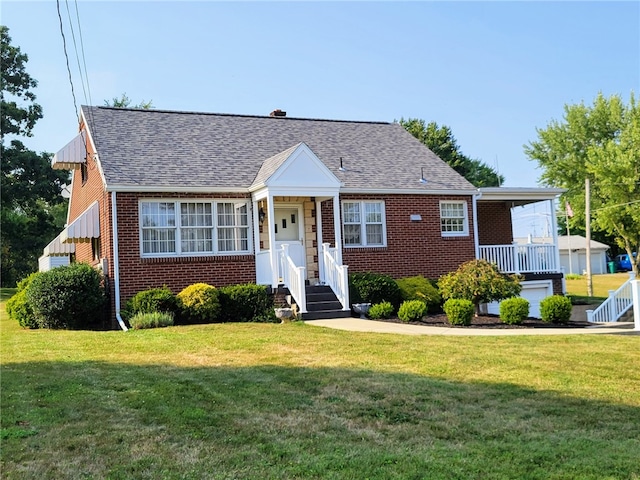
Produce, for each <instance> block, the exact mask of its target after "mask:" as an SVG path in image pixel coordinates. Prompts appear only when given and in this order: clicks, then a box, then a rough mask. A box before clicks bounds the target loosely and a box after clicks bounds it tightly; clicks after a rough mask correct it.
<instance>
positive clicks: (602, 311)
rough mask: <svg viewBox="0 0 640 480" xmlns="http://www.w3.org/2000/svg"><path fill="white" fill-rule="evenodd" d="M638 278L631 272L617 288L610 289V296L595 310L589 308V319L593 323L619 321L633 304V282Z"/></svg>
mask: <svg viewBox="0 0 640 480" xmlns="http://www.w3.org/2000/svg"><path fill="white" fill-rule="evenodd" d="M635 278H636V274H635V273H634V272H629V279H628V280H627V281H626V282H624V283H623V284H622V285H621V286H620V287H619V288H618V289H617V290H609V297H608V298H607V299H606V300H605V301H604V302H602V303H601V304H600V306H598V308H596V309H595V310H587V321H588V322H591V323H608V322H617V321H618V320H619V319H620V317H622V316H623V315H624V314H625V313H627V311H628V310H629V309H630V308H631V307H632V306H633V290H632V285H631V282H632V281H633V280H634V279H635Z"/></svg>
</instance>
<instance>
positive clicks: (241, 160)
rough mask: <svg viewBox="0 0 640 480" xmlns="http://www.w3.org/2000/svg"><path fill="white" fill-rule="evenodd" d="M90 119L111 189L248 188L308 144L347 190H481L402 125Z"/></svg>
mask: <svg viewBox="0 0 640 480" xmlns="http://www.w3.org/2000/svg"><path fill="white" fill-rule="evenodd" d="M83 113H84V116H85V118H86V120H87V123H88V124H89V131H90V133H91V135H92V138H93V141H94V142H95V145H96V148H97V151H98V156H99V158H100V162H101V164H102V168H103V171H104V175H105V179H106V182H107V186H108V187H110V188H117V187H129V188H131V187H141V188H146V189H148V188H153V187H157V188H162V189H166V188H191V187H193V188H212V189H220V188H228V189H229V190H230V191H232V190H238V189H247V188H248V187H249V186H250V185H251V184H252V183H253V182H254V179H256V177H257V176H258V174H259V173H260V175H263V174H265V172H266V170H267V169H268V165H265V167H264V169H263V172H260V170H261V167H262V165H263V163H264V162H265V161H266V160H267V159H271V157H274V156H278V158H279V154H281V153H284V152H285V151H286V150H289V149H290V148H291V147H292V146H296V145H298V144H300V143H302V142H304V143H306V144H307V145H308V146H309V148H310V149H311V150H312V151H313V152H314V153H315V154H316V155H317V157H318V158H319V159H320V160H321V161H322V162H323V163H324V164H325V165H326V166H327V168H329V169H330V170H331V171H332V172H333V174H334V175H335V176H336V177H337V178H338V179H340V180H341V181H342V182H343V184H344V188H346V189H350V190H351V189H353V190H357V189H363V190H372V189H380V190H389V189H399V190H407V189H411V190H414V189H415V190H416V191H421V190H422V191H424V190H425V189H428V190H436V191H437V190H474V189H475V188H474V187H473V186H472V185H471V184H470V183H469V182H467V181H466V180H465V179H464V178H463V177H462V176H460V175H459V174H458V173H457V172H455V171H454V170H453V169H452V168H451V167H449V166H448V165H447V164H446V163H444V162H443V161H442V160H440V159H439V158H438V157H437V156H436V155H435V154H434V153H433V152H431V151H430V150H429V149H428V148H426V147H425V146H424V145H422V144H421V143H420V142H419V141H418V140H416V139H415V138H414V137H413V136H411V134H409V133H408V132H407V131H405V129H404V128H402V126H400V125H398V124H395V123H383V122H351V121H336V120H311V119H299V118H291V117H285V118H282V117H279V118H278V117H275V118H274V117H266V116H265V117H260V116H248V115H228V114H210V113H192V112H173V111H163V110H135V109H120V108H111V107H86V106H85V107H83ZM340 157H342V158H343V164H344V167H345V169H346V171H345V172H340V171H339V168H340ZM273 161H274V160H273V159H271V161H270V162H267V163H273ZM421 167H424V172H425V177H427V179H428V180H429V182H428V184H427V185H426V187H425V186H424V185H421V184H420V183H419V182H418V180H419V179H420V169H421Z"/></svg>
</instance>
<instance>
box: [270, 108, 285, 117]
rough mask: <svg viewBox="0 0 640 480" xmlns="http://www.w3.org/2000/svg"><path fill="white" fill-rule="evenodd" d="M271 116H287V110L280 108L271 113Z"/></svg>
mask: <svg viewBox="0 0 640 480" xmlns="http://www.w3.org/2000/svg"><path fill="white" fill-rule="evenodd" d="M269 116H270V117H286V116H287V112H283V111H282V110H280V109H279V108H278V109H276V110H274V111H273V112H271V113H270V114H269Z"/></svg>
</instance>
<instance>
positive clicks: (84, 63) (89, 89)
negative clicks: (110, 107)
mask: <svg viewBox="0 0 640 480" xmlns="http://www.w3.org/2000/svg"><path fill="white" fill-rule="evenodd" d="M74 3H75V6H76V20H77V22H78V33H79V34H80V51H81V52H82V64H83V65H84V74H85V78H86V79H87V92H89V105H93V100H92V99H91V88H90V87H89V72H88V71H87V60H86V59H85V56H84V41H83V40H82V28H81V27H80V12H79V11H78V0H75V1H74Z"/></svg>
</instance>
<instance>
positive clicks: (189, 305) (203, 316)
mask: <svg viewBox="0 0 640 480" xmlns="http://www.w3.org/2000/svg"><path fill="white" fill-rule="evenodd" d="M177 297H178V299H179V301H180V303H181V315H180V321H181V323H211V322H216V321H217V320H218V314H219V313H220V301H219V299H218V290H217V289H216V288H215V287H212V286H211V285H207V284H206V283H194V284H193V285H189V286H188V287H186V288H185V289H183V290H182V291H181V292H180V293H179V294H178V295H177Z"/></svg>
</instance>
